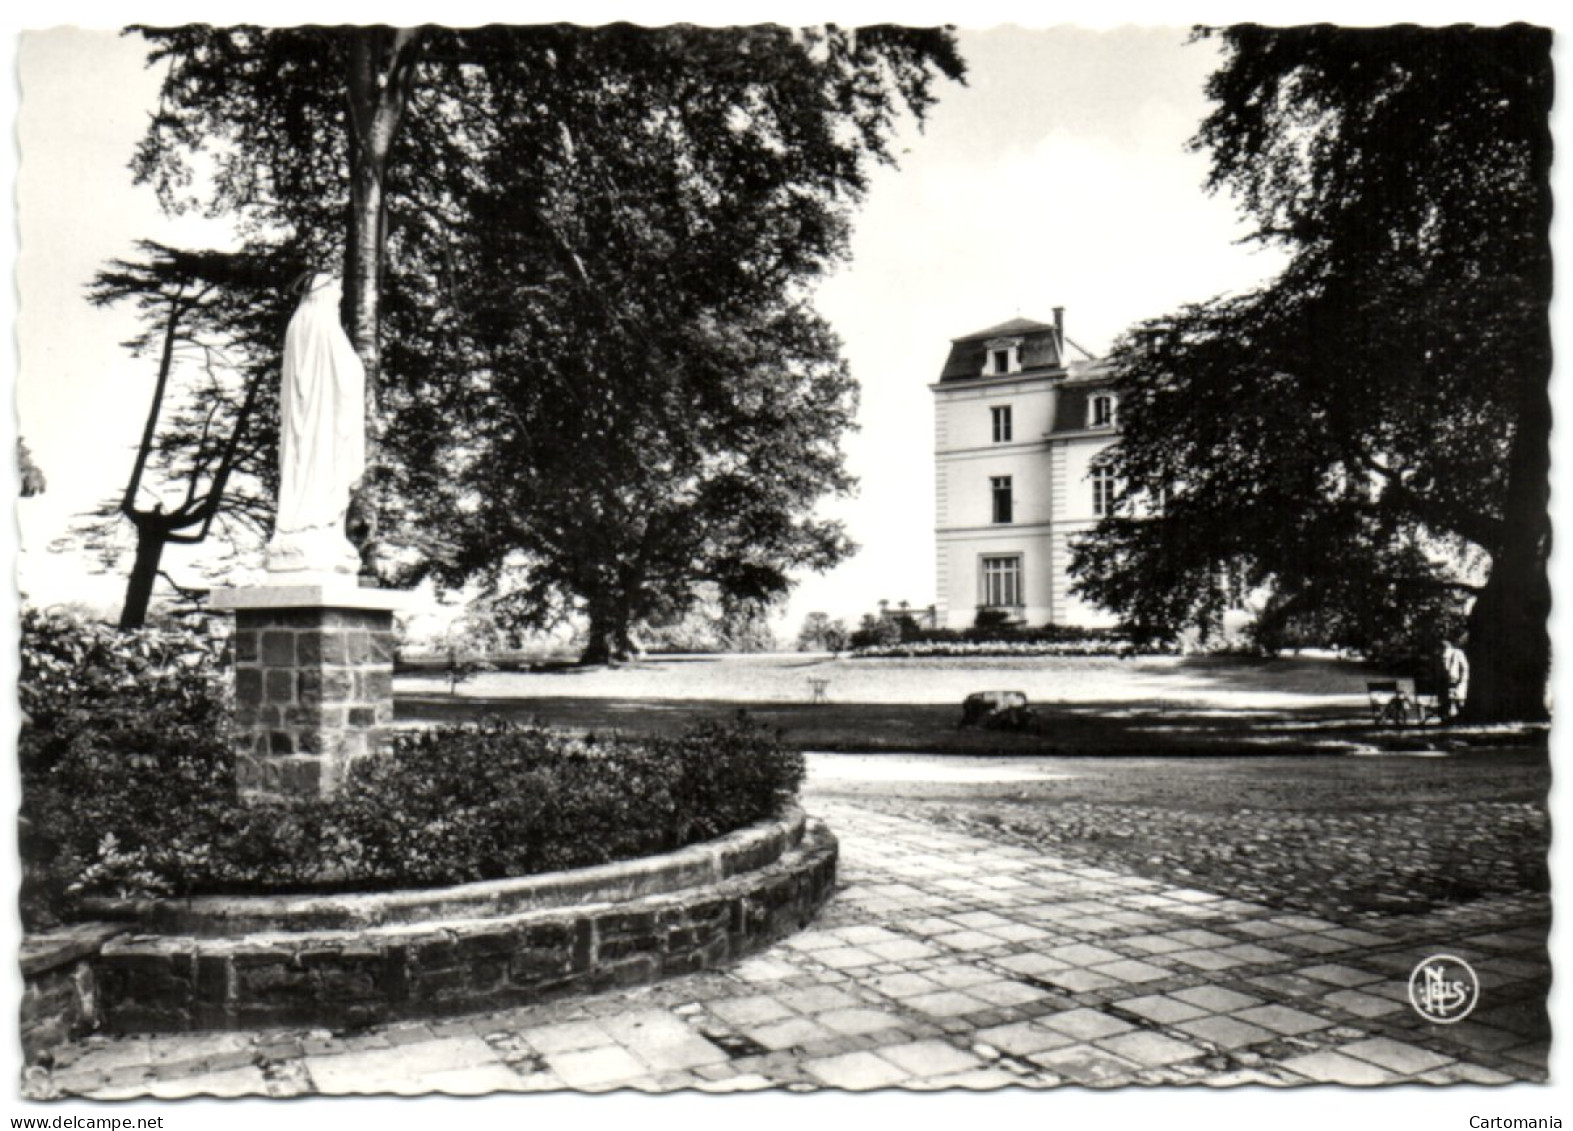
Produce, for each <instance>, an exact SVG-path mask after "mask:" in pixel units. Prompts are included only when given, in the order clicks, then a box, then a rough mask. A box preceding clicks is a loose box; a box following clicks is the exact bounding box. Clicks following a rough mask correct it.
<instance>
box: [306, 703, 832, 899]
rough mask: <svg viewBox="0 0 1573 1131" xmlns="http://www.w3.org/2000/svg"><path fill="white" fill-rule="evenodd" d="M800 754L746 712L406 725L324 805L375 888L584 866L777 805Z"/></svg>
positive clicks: (727, 826) (729, 824)
mask: <svg viewBox="0 0 1573 1131" xmlns="http://www.w3.org/2000/svg"><path fill="white" fill-rule="evenodd" d="M802 779H803V756H802V754H801V753H799V752H798V751H795V750H789V749H787V748H786V747H784V746H783V745H782V744H781V742H780V740H779V737H778V736H777V735H775V734H774V733H772V732H770V731H768V730H766V729H765V728H763V727H761V726H759V725H757V724H755V723H753V722H751V721H750V720H748V719H747V718H745V717H743V716H739V717H737V718H736V719H732V720H725V721H714V720H713V721H702V722H698V723H695V724H694V725H692V726H690V727H689V728H688V729H687V730H685V731H684V732H683V733H681V734H679V735H676V736H672V737H652V738H633V737H629V736H626V735H611V736H604V735H603V736H594V735H592V736H588V737H578V736H574V735H569V734H565V733H563V732H561V731H553V730H548V729H545V728H543V727H539V726H519V725H517V724H511V723H488V724H481V725H476V726H468V727H448V728H441V729H433V730H428V731H420V732H410V733H406V734H403V735H400V736H399V738H398V740H397V744H396V747H395V749H394V750H393V752H392V753H391V754H390V755H388V756H387V757H383V758H369V759H365V760H363V761H361V762H359V763H357V764H356V766H355V767H354V769H353V771H352V772H351V775H350V779H349V781H348V782H347V783H346V784H345V787H344V789H343V790H342V791H341V793H340V795H339V797H338V798H336V799H335V801H334V802H333V803H331V804H330V805H329V806H327V808H328V809H329V810H330V813H329V815H328V824H329V825H331V827H332V833H333V837H334V839H335V840H336V841H337V842H338V843H340V844H341V845H343V846H345V848H346V849H347V852H348V855H349V859H346V860H345V862H344V863H345V866H346V867H347V869H348V870H349V871H350V872H352V873H354V874H355V876H356V877H357V880H358V881H359V882H361V883H366V884H371V885H373V886H379V887H398V886H406V885H412V884H416V885H419V884H438V883H460V882H466V881H470V880H482V879H494V878H499V877H503V876H516V875H528V874H530V873H534V872H543V871H551V870H554V869H559V868H577V867H584V866H587V865H591V864H602V863H606V862H608V861H611V860H619V859H626V858H628V857H632V856H642V855H648V854H650V853H654V852H668V851H671V850H673V849H676V848H681V847H682V846H683V845H686V844H693V843H695V842H697V841H702V840H709V839H711V838H713V837H717V836H720V835H722V834H724V833H727V832H731V831H732V830H734V829H738V828H742V827H743V826H745V825H748V824H752V823H753V822H755V821H759V820H763V819H765V818H766V817H769V816H771V815H773V814H775V813H778V812H780V811H781V809H782V807H783V806H784V805H786V804H787V803H788V802H790V801H791V800H792V798H794V797H795V796H796V795H797V791H798V787H799V786H800V785H801V784H802Z"/></svg>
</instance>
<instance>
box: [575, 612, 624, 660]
mask: <svg viewBox="0 0 1573 1131" xmlns="http://www.w3.org/2000/svg"><path fill="white" fill-rule="evenodd" d="M633 655H634V641H633V635H632V633H631V632H630V631H629V624H628V615H627V612H626V610H624V609H622V608H621V607H620V606H619V605H618V604H617V603H615V602H609V603H606V604H601V603H596V604H593V605H591V607H590V630H589V638H588V640H587V641H586V642H585V646H584V651H583V652H582V653H580V656H579V662H580V663H581V664H586V665H588V664H616V663H621V662H623V661H625V660H628V659H631V658H632V657H633Z"/></svg>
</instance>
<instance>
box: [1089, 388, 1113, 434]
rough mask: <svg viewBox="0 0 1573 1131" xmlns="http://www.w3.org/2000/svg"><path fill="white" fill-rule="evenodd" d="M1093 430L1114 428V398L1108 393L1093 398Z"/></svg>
mask: <svg viewBox="0 0 1573 1131" xmlns="http://www.w3.org/2000/svg"><path fill="white" fill-rule="evenodd" d="M1091 426H1092V427H1093V428H1112V427H1113V426H1114V398H1113V397H1112V396H1111V395H1109V394H1108V393H1099V394H1098V395H1097V396H1095V397H1093V398H1092V422H1091Z"/></svg>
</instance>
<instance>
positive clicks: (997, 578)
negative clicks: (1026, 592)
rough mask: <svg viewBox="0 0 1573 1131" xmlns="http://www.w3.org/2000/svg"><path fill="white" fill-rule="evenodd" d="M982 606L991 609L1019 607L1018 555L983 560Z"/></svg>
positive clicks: (1019, 571) (1019, 572) (1019, 563)
mask: <svg viewBox="0 0 1573 1131" xmlns="http://www.w3.org/2000/svg"><path fill="white" fill-rule="evenodd" d="M983 604H984V605H986V606H987V607H989V608H991V609H998V608H1019V607H1020V606H1021V604H1022V600H1021V555H1020V554H1011V555H1009V556H1001V557H989V558H984V559H983Z"/></svg>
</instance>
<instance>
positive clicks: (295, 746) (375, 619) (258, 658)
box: [212, 583, 407, 802]
mask: <svg viewBox="0 0 1573 1131" xmlns="http://www.w3.org/2000/svg"><path fill="white" fill-rule="evenodd" d="M406 596H407V595H406V594H404V593H402V592H397V591H392V590H386V589H357V588H354V587H353V585H351V584H345V583H339V584H327V585H315V584H302V585H264V586H255V587H251V588H244V589H218V590H214V592H213V595H212V607H213V608H215V609H233V610H234V612H235V743H236V750H235V755H236V762H235V774H236V783H237V786H238V789H239V793H240V797H241V799H242V800H244V801H259V802H260V801H290V800H305V799H312V798H318V797H327V796H330V795H331V794H332V793H333V792H334V791H335V790H337V789H338V787H339V783H340V782H342V781H343V780H344V776H345V774H346V772H347V771H348V770H349V766H350V763H351V762H353V761H354V760H355V759H356V758H362V757H365V756H366V755H368V754H371V753H374V752H376V751H377V750H378V749H379V748H380V747H381V746H382V743H383V736H384V733H385V728H386V726H387V724H388V723H389V722H391V721H392V719H393V650H394V636H393V611H394V610H395V609H396V608H399V607H401V606H402V605H403V603H404V600H405V598H406Z"/></svg>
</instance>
